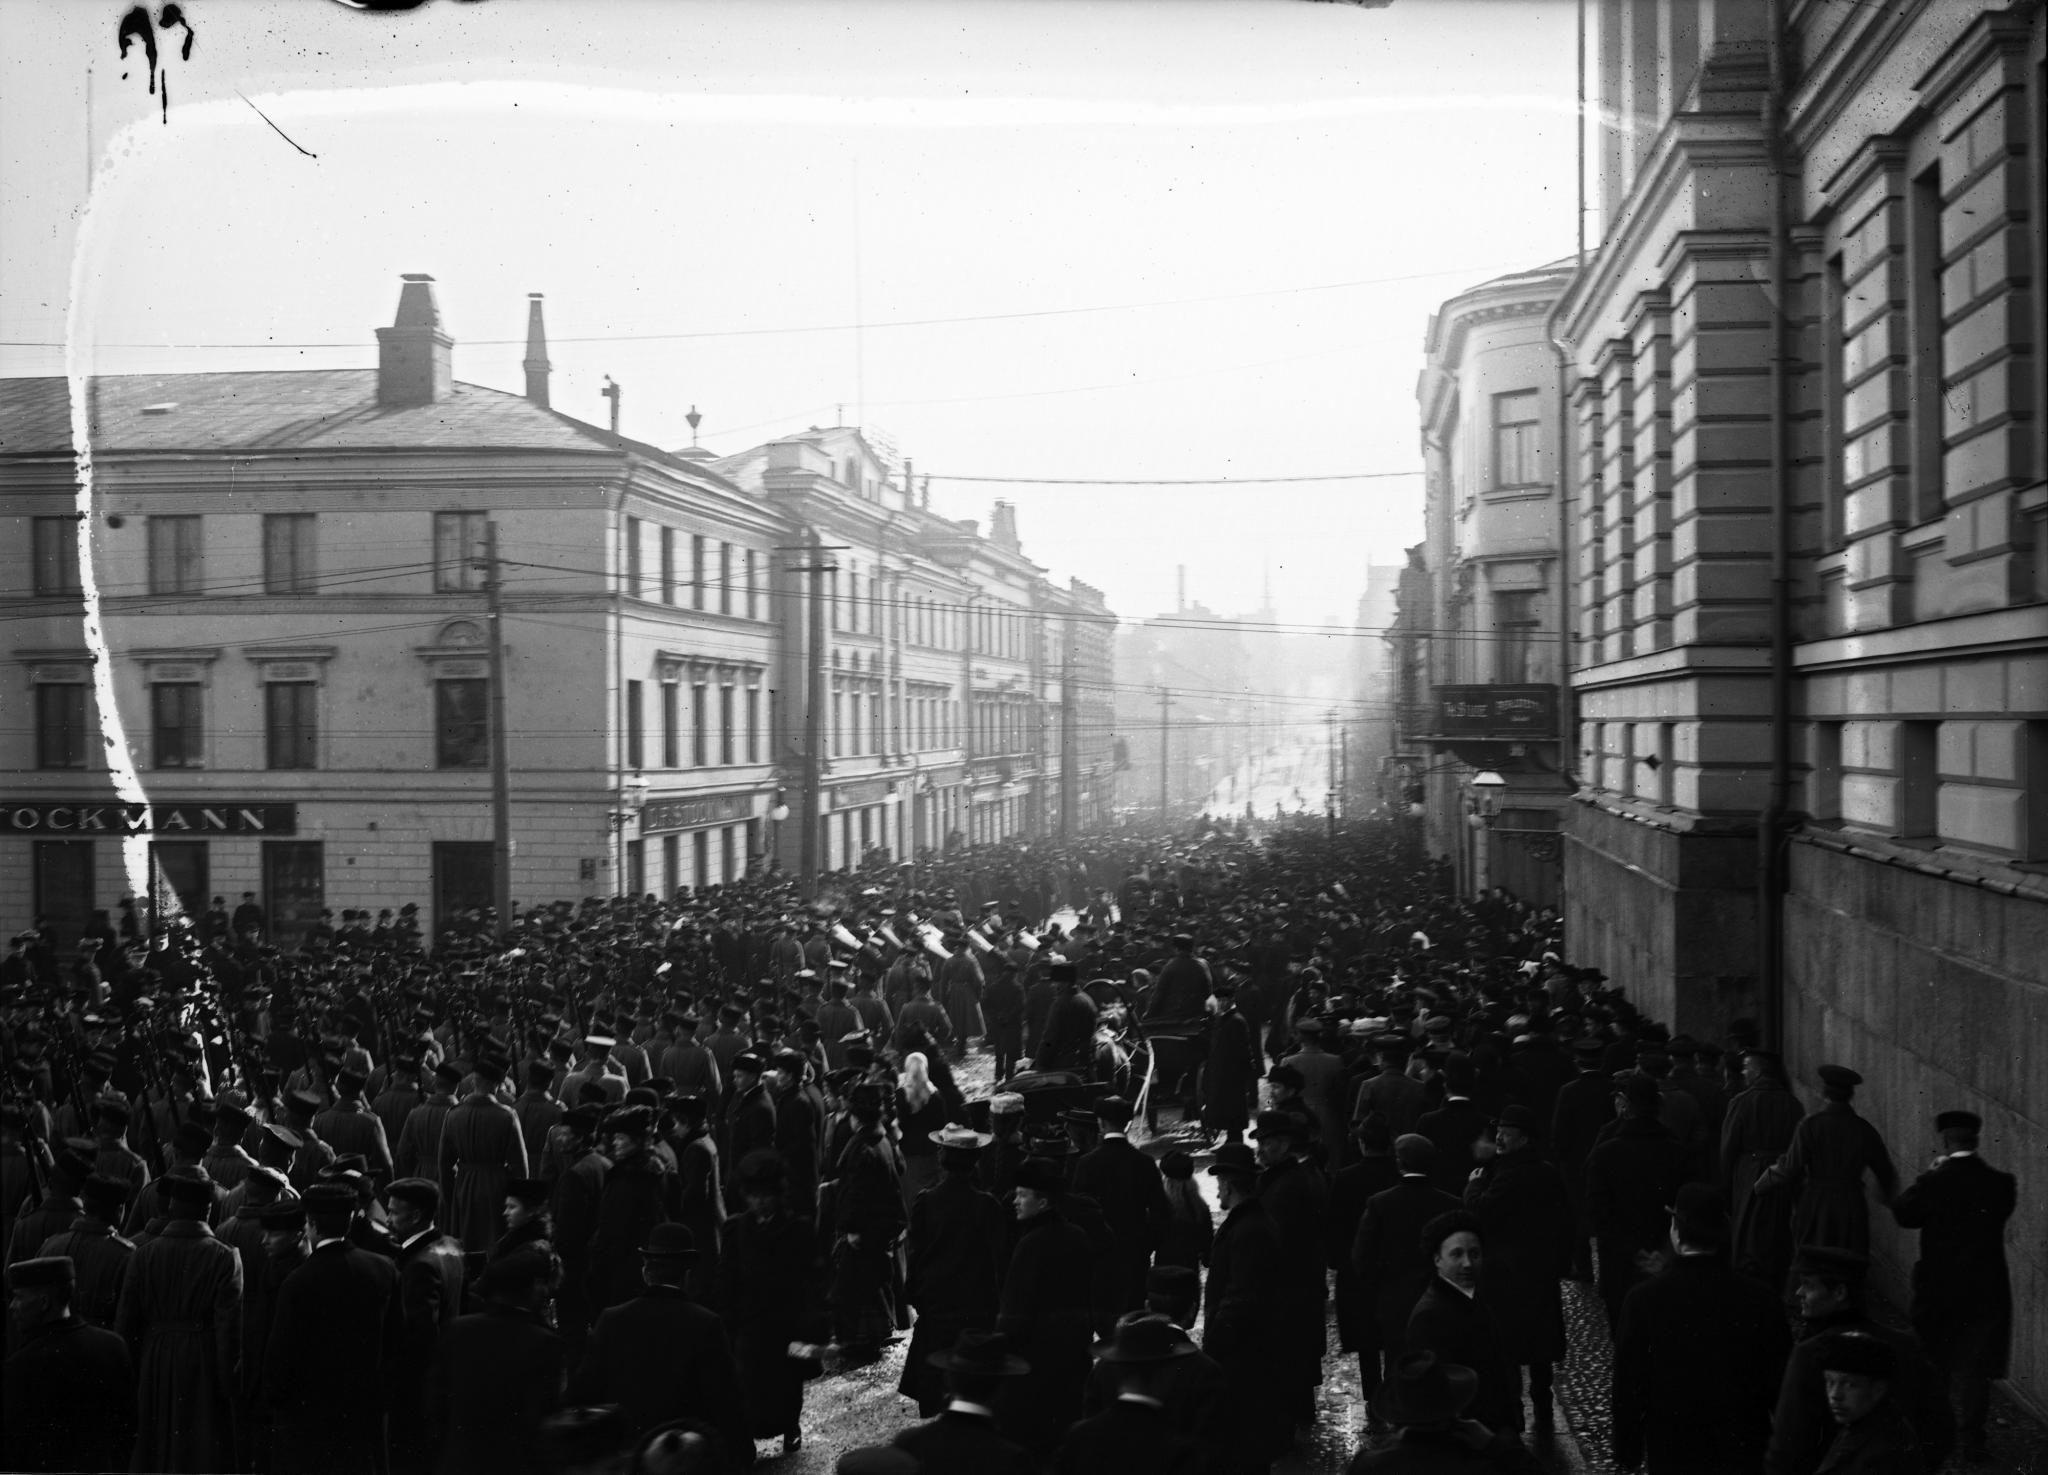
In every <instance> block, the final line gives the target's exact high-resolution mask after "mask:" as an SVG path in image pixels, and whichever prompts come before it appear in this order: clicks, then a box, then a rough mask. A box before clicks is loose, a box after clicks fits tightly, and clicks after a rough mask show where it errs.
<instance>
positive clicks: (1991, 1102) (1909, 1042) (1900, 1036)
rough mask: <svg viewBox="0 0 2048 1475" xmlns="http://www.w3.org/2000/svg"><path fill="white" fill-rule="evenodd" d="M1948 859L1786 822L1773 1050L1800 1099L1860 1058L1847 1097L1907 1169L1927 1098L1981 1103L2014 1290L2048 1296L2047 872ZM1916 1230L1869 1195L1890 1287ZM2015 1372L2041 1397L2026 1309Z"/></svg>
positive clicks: (2024, 1388) (1899, 1285) (2045, 1396)
mask: <svg viewBox="0 0 2048 1475" xmlns="http://www.w3.org/2000/svg"><path fill="white" fill-rule="evenodd" d="M1851 845H1854V846H1855V850H1851V849H1849V848H1848V847H1849V846H1851ZM1858 851H1860V852H1861V853H1857V852H1858ZM1923 867H1924V868H1923ZM1952 868H1953V863H1951V865H1949V866H1946V867H1945V866H1944V865H1943V863H1942V859H1941V856H1940V855H1937V854H1934V853H1927V852H1921V853H1915V852H1912V851H1909V850H1906V849H1904V848H1902V847H1894V846H1890V845H1887V844H1886V843H1885V842H1883V841H1876V840H1864V839H1861V838H1859V837H1856V836H1854V835H1853V833H1849V832H1840V833H1830V832H1821V833H1819V834H1818V835H1814V836H1800V837H1797V838H1795V840H1794V843H1793V845H1792V847H1791V855H1790V877H1789V892H1788V895H1787V896H1786V901H1785V968H1786V987H1785V1064H1786V1066H1787V1067H1788V1068H1789V1069H1790V1070H1791V1072H1792V1074H1793V1078H1794V1079H1795V1080H1796V1081H1797V1082H1799V1085H1800V1091H1801V1095H1802V1096H1803V1097H1805V1098H1806V1099H1807V1101H1808V1103H1809V1104H1811V1102H1812V1101H1813V1099H1814V1093H1813V1091H1812V1090H1811V1089H1810V1083H1811V1082H1812V1081H1813V1072H1814V1068H1815V1067H1816V1066H1818V1065H1820V1064H1822V1063H1824V1062H1840V1063H1841V1064H1844V1065H1848V1066H1851V1067H1853V1068H1854V1069H1855V1070H1857V1071H1859V1072H1861V1073H1862V1076H1863V1080H1864V1084H1863V1088H1862V1089H1861V1090H1860V1091H1859V1092H1858V1093H1857V1097H1856V1107H1857V1110H1858V1111H1860V1112H1861V1113H1862V1114H1863V1115H1864V1116H1866V1117H1868V1118H1869V1119H1870V1120H1871V1121H1872V1122H1874V1123H1875V1124H1876V1125H1877V1127H1878V1129H1879V1130H1880V1131H1882V1132H1883V1133H1884V1137H1885V1141H1886V1142H1888V1143H1889V1144H1890V1145H1891V1150H1892V1153H1893V1155H1894V1158H1895V1160H1896V1163H1897V1166H1898V1169H1899V1175H1900V1180H1901V1182H1904V1183H1910V1182H1911V1181H1912V1180H1913V1178H1914V1176H1915V1175H1916V1174H1917V1173H1918V1172H1919V1171H1920V1170H1921V1169H1922V1168H1924V1167H1925V1166H1926V1164H1927V1162H1928V1160H1929V1158H1930V1156H1931V1155H1932V1153H1933V1151H1934V1149H1935V1146H1936V1143H1935V1137H1934V1115H1935V1113H1936V1112H1940V1111H1947V1110H1951V1109H1962V1110H1966V1111H1973V1112H1976V1113H1977V1114H1978V1115H1979V1116H1981V1117H1983V1119H1984V1137H1983V1151H1984V1156H1985V1158H1986V1159H1987V1160H1988V1161H1989V1162H1990V1163H1991V1164H1992V1165H1993V1166H1995V1167H1998V1168H2002V1169H2003V1170H2005V1171H2006V1172H2009V1173H2017V1174H2018V1175H2019V1177H2020V1181H2021V1188H2020V1205H2019V1212H2018V1213H2017V1214H2016V1215H2015V1217H2014V1219H2013V1222H2012V1224H2011V1226H2010V1227H2009V1229H2008V1230H2007V1233H2006V1258H2007V1262H2008V1264H2009V1265H2010V1267H2011V1270H2012V1294H2013V1304H2014V1306H2015V1307H2019V1308H2024V1307H2029V1306H2032V1307H2039V1306H2040V1305H2042V1304H2043V1303H2044V1301H2048V1203H2044V1201H2043V1198H2042V1195H2041V1193H2040V1188H2039V1177H2040V1165H2041V1164H2042V1163H2048V885H2042V886H2041V887H2040V890H2039V891H2037V892H2036V893H2035V894H2033V895H2028V894H2026V891H2025V890H2024V889H2021V890H2018V891H2015V890H2014V889H2013V888H2014V884H2015V883H2013V882H2012V881H2011V880H2010V879H2008V878H2007V877H1993V876H1985V877H1976V878H1973V879H1972V880H1970V881H1964V880H1959V879H1955V878H1954V877H1952V876H1950V875H1944V874H1938V873H1937V872H1938V871H1939V870H1942V869H1952ZM2009 875H2010V873H2009V872H2008V877H2009ZM1985 879H1989V880H1990V881H1992V883H1993V884H1992V885H1984V884H1980V882H1981V881H1982V880H1985ZM2027 879H2028V880H2031V881H2032V882H2034V883H2037V884H2038V883H2041V882H2043V881H2044V880H2048V878H2042V877H2038V876H2036V877H2031V878H2027ZM2023 884H2024V883H2022V885H2023ZM1918 1238H1919V1237H1918V1235H1917V1234H1914V1233H1912V1232H1910V1231H1903V1230H1900V1229H1899V1228H1898V1227H1897V1226H1896V1225H1894V1224H1893V1223H1892V1221H1891V1216H1890V1215H1888V1214H1886V1213H1884V1212H1883V1211H1882V1210H1878V1209H1873V1212H1872V1214H1871V1252H1872V1255H1873V1257H1874V1258H1875V1260H1876V1261H1877V1266H1878V1273H1879V1275H1880V1277H1881V1280H1882V1283H1883V1285H1884V1289H1885V1290H1886V1292H1887V1293H1888V1294H1891V1295H1893V1296H1895V1297H1897V1298H1898V1299H1899V1300H1900V1302H1901V1304H1904V1302H1905V1300H1906V1299H1907V1298H1908V1297H1909V1295H1910V1280H1909V1277H1910V1274H1911V1268H1912V1264H1913V1261H1914V1259H1915V1258H1916V1256H1917V1254H1918ZM2012 1383H2013V1386H2014V1390H2015V1392H2016V1393H2017V1394H2018V1395H2019V1396H2020V1397H2022V1398H2023V1399H2025V1400H2026V1401H2028V1402H2029V1403H2030V1404H2031V1405H2032V1406H2034V1407H2043V1406H2048V1322H2044V1320H2043V1318H2041V1317H2040V1316H2037V1315H2036V1316H2030V1315H2027V1314H2026V1313H2025V1312H2024V1311H2021V1312H2020V1314H2018V1315H2015V1316H2014V1318H2013V1344H2012Z"/></svg>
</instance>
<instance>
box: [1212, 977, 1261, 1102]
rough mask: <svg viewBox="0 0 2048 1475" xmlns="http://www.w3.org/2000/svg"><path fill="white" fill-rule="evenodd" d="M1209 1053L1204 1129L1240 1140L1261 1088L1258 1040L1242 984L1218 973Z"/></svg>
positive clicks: (1214, 991) (1213, 993) (1213, 998)
mask: <svg viewBox="0 0 2048 1475" xmlns="http://www.w3.org/2000/svg"><path fill="white" fill-rule="evenodd" d="M1209 999H1210V1003H1209V1024H1208V1036H1209V1045H1208V1054H1207V1060H1206V1063H1205V1065H1204V1067H1203V1070H1202V1130H1203V1131H1204V1132H1207V1133H1209V1134H1211V1135H1212V1136H1214V1135H1215V1134H1218V1133H1220V1134H1222V1137H1223V1140H1224V1141H1226V1142H1235V1141H1237V1140H1238V1139H1239V1138H1240V1137H1241V1136H1243V1134H1244V1130H1245V1128H1246V1127H1248V1126H1250V1125H1251V1119H1252V1118H1251V1104H1252V1102H1253V1101H1254V1100H1255V1099H1256V1097H1257V1094H1258V1089H1259V1087H1258V1082H1259V1077H1260V1076H1261V1075H1262V1074H1263V1073H1264V1068H1263V1067H1262V1066H1261V1064H1260V1062H1259V1051H1258V1045H1257V1043H1256V1041H1255V1040H1254V1038H1253V1035H1252V1026H1251V1022H1250V1021H1249V1020H1247V1019H1246V1018H1245V1017H1244V1015H1243V1014H1242V1013H1240V1012H1239V1010H1238V1007H1237V985H1236V984H1235V983H1233V982H1231V981H1230V980H1229V979H1228V978H1218V979H1217V980H1216V981H1215V982H1214V983H1213V984H1211V985H1210V988H1209Z"/></svg>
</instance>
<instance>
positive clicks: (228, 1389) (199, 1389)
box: [114, 1178, 242, 1471]
mask: <svg viewBox="0 0 2048 1475" xmlns="http://www.w3.org/2000/svg"><path fill="white" fill-rule="evenodd" d="M212 1206H213V1185H212V1184H211V1183H208V1182H204V1181H202V1180H200V1179H197V1178H174V1179H172V1180H171V1181H170V1183H169V1185H168V1187H167V1188H166V1190H165V1208H166V1209H167V1211H168V1213H169V1216H170V1218H169V1222H168V1223H167V1224H166V1225H165V1227H164V1230H163V1232H162V1233H161V1234H159V1235H158V1236H157V1237H155V1238H154V1239H152V1240H151V1241H150V1242H149V1243H148V1244H146V1245H143V1246H142V1247H141V1248H140V1249H138V1250H137V1251H136V1252H135V1258H134V1259H133V1260H132V1261H131V1262H130V1263H129V1267H128V1280H127V1283H126V1285H124V1286H123V1287H122V1291H121V1306H120V1309H119V1311H118V1312H116V1313H115V1318H114V1329H115V1330H116V1331H117V1332H119V1333H120V1334H121V1338H122V1340H124V1341H125V1342H127V1344H128V1347H129V1351H130V1353H131V1355H133V1356H134V1357H135V1360H136V1423H137V1427H138V1434H137V1444H136V1452H135V1468H136V1469H139V1470H206V1471H210V1470H224V1469H228V1468H231V1467H232V1464H233V1461H234V1436H233V1426H232V1417H231V1414H230V1408H229V1400H230V1395H231V1393H232V1388H233V1383H232V1379H233V1373H234V1369H235V1364H236V1360H237V1358H238V1357H239V1356H240V1355H241V1347H240V1340H241V1330H242V1327H241V1310H242V1307H241V1301H242V1258H241V1256H240V1255H238V1254H237V1253H236V1252H235V1251H234V1250H232V1249H230V1248H228V1246H226V1245H224V1244H222V1243H221V1242H220V1241H219V1240H217V1239H215V1238H214V1237H213V1231H212V1230H210V1229H208V1228H207V1227H206V1214H207V1211H208V1210H209V1209H210V1208H211V1207H212Z"/></svg>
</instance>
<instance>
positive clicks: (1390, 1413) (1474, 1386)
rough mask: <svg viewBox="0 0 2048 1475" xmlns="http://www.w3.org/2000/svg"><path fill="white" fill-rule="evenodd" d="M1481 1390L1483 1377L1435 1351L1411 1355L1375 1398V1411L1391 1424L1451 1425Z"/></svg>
mask: <svg viewBox="0 0 2048 1475" xmlns="http://www.w3.org/2000/svg"><path fill="white" fill-rule="evenodd" d="M1478 1391H1479V1375H1478V1374H1477V1373H1475V1372H1473V1371H1472V1369H1471V1368H1469V1367H1460V1366H1458V1365H1457V1364H1456V1363H1454V1362H1438V1361H1437V1357H1436V1354H1435V1353H1434V1352H1410V1353H1409V1354H1407V1355H1406V1356H1405V1357H1403V1358H1401V1359H1400V1360H1399V1361H1397V1362H1396V1363H1395V1364H1394V1371H1393V1374H1392V1375H1391V1376H1390V1377H1389V1378H1388V1379H1387V1380H1386V1381H1385V1382H1384V1383H1382V1384H1380V1388H1379V1392H1377V1393H1375V1394H1373V1396H1372V1411H1373V1412H1374V1413H1376V1414H1378V1415H1379V1416H1380V1417H1381V1418H1382V1419H1384V1420H1386V1421H1387V1422H1388V1423H1389V1424H1410V1425H1412V1424H1448V1423H1450V1422H1451V1421H1452V1420H1453V1419H1455V1418H1457V1417H1458V1415H1459V1414H1461V1413H1463V1412H1464V1411H1465V1405H1467V1404H1468V1403H1470V1402H1471V1401H1472V1395H1473V1394H1475V1393H1477V1392H1478Z"/></svg>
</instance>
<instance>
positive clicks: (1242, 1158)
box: [1209, 1142, 1259, 1177]
mask: <svg viewBox="0 0 2048 1475" xmlns="http://www.w3.org/2000/svg"><path fill="white" fill-rule="evenodd" d="M1258 1171H1259V1159H1258V1154H1256V1153H1254V1152H1253V1151H1252V1150H1251V1148H1249V1147H1247V1146H1245V1144H1244V1143H1242V1142H1226V1143H1224V1144H1223V1145H1222V1146H1221V1147H1219V1148H1217V1149H1216V1157H1215V1161H1213V1162H1211V1163H1210V1164H1209V1173H1210V1175H1211V1176H1212V1177H1223V1176H1225V1175H1234V1176H1238V1177H1256V1176H1257V1175H1258Z"/></svg>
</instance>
